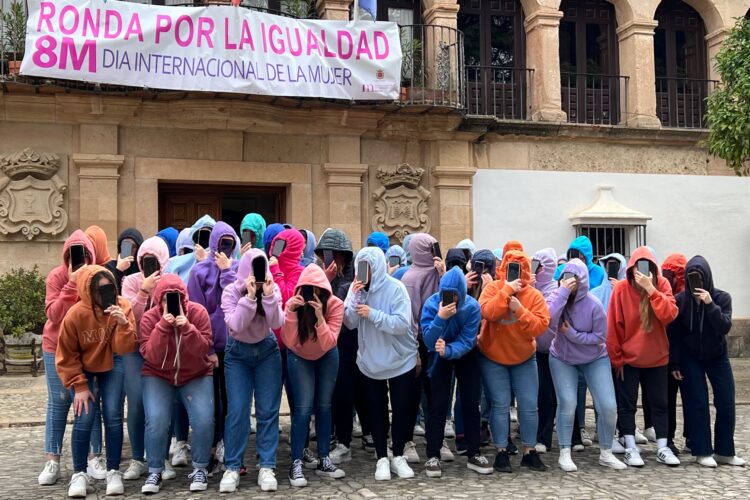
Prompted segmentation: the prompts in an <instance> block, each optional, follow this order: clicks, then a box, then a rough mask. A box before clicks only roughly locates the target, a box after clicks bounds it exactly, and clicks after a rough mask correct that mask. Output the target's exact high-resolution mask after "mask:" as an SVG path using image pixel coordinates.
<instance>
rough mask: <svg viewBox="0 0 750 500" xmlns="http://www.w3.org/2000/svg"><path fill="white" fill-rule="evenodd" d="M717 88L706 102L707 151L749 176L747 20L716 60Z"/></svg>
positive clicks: (734, 30)
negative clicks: (718, 85)
mask: <svg viewBox="0 0 750 500" xmlns="http://www.w3.org/2000/svg"><path fill="white" fill-rule="evenodd" d="M716 69H717V70H718V71H719V74H720V75H721V81H722V83H721V86H720V87H719V88H718V89H717V90H716V91H715V92H714V93H713V94H711V96H709V98H708V111H707V113H706V120H707V121H708V126H709V129H710V131H709V136H708V151H709V153H711V154H712V155H714V156H718V157H719V158H722V159H724V160H725V161H726V162H727V166H729V168H731V169H733V170H734V172H735V173H736V174H737V175H749V174H750V20H748V19H746V18H740V19H738V20H737V24H736V25H735V26H734V28H732V29H731V31H730V32H729V36H728V37H727V39H726V40H725V41H724V45H723V47H722V49H721V51H719V54H718V55H717V56H716Z"/></svg>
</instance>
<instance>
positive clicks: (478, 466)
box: [466, 455, 492, 474]
mask: <svg viewBox="0 0 750 500" xmlns="http://www.w3.org/2000/svg"><path fill="white" fill-rule="evenodd" d="M466 466H467V467H468V468H469V469H471V470H473V471H474V472H476V473H477V474H492V466H490V461H489V460H487V459H486V458H485V457H484V456H483V455H474V456H473V457H469V460H468V461H467V462H466Z"/></svg>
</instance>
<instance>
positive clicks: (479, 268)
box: [473, 260, 484, 276]
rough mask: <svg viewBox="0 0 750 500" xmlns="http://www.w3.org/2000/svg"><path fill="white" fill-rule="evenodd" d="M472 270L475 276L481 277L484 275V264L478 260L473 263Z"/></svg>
mask: <svg viewBox="0 0 750 500" xmlns="http://www.w3.org/2000/svg"><path fill="white" fill-rule="evenodd" d="M473 270H474V272H475V273H477V276H481V275H482V274H484V262H482V261H479V260H478V261H476V262H475V263H474V268H473Z"/></svg>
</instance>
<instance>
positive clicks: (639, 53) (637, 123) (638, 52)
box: [617, 19, 661, 128]
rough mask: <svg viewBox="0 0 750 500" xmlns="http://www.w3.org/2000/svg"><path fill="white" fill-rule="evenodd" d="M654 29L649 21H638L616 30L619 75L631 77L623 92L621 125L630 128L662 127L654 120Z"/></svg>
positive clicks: (654, 24)
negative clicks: (618, 51) (618, 49)
mask: <svg viewBox="0 0 750 500" xmlns="http://www.w3.org/2000/svg"><path fill="white" fill-rule="evenodd" d="M657 25H658V23H657V22H656V21H654V20H652V19H637V20H635V21H630V22H628V23H626V24H624V25H623V26H621V27H619V28H618V29H617V37H618V40H619V47H620V74H621V75H624V76H629V77H630V79H629V81H628V91H627V93H625V92H624V91H623V92H622V96H623V98H622V99H621V108H622V109H623V113H622V114H621V122H622V123H626V124H627V125H628V126H630V127H640V128H660V127H661V120H659V118H658V117H657V116H656V71H655V67H654V29H655V28H656V26H657ZM626 95H627V106H625V96H626Z"/></svg>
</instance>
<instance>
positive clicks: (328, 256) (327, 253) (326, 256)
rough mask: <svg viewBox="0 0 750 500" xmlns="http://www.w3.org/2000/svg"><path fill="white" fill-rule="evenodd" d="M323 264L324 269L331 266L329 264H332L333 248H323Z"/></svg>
mask: <svg viewBox="0 0 750 500" xmlns="http://www.w3.org/2000/svg"><path fill="white" fill-rule="evenodd" d="M323 264H325V266H326V269H328V268H329V267H331V264H333V250H323Z"/></svg>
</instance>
